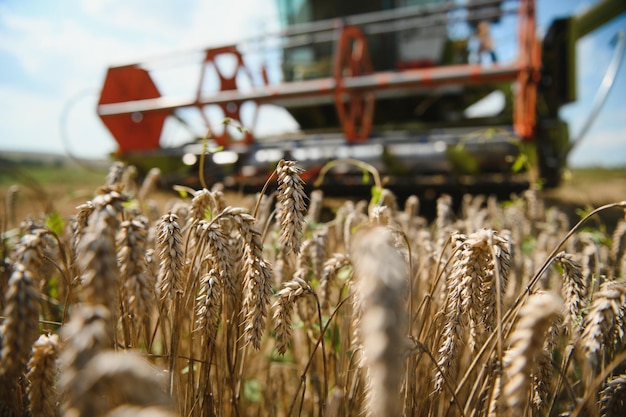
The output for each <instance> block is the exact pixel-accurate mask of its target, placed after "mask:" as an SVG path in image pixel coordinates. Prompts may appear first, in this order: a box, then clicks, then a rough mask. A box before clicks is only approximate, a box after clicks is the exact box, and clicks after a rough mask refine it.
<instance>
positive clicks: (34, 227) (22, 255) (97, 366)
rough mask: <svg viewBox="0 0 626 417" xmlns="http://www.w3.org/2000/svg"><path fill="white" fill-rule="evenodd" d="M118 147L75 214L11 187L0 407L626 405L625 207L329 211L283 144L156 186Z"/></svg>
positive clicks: (0, 269)
mask: <svg viewBox="0 0 626 417" xmlns="http://www.w3.org/2000/svg"><path fill="white" fill-rule="evenodd" d="M131 169H132V167H128V166H125V165H123V164H121V163H115V164H113V165H112V166H111V169H110V170H109V173H108V175H107V176H106V178H103V183H102V186H101V187H99V188H98V189H97V190H94V194H93V197H92V198H90V199H88V200H87V201H85V202H84V203H83V204H80V205H79V206H78V207H76V210H75V213H74V214H73V215H72V216H70V217H69V218H65V219H59V218H58V217H54V216H52V217H51V216H42V217H41V218H34V217H29V218H26V219H18V220H17V221H16V220H15V219H16V218H17V215H16V213H14V212H13V211H12V204H13V201H14V198H15V196H14V195H12V193H11V192H8V193H7V195H5V196H4V204H5V208H6V211H5V212H6V213H7V215H5V217H6V218H5V219H2V228H1V229H2V241H1V246H0V250H1V252H2V264H1V265H0V289H1V290H2V291H1V292H2V294H3V296H2V297H0V312H1V313H0V413H1V415H2V416H68V417H88V416H110V417H114V416H115V417H118V416H133V417H143V416H181V417H187V416H229V417H230V416H233V417H239V416H242V417H243V416H280V417H282V416H319V417H334V416H355V417H356V416H359V417H360V416H373V417H376V416H390V417H393V416H407V417H408V416H433V417H434V416H438V417H439V416H440V417H444V416H449V417H453V416H467V417H470V416H474V417H478V416H503V417H504V416H507V417H508V416H515V417H517V416H572V417H573V416H612V417H618V416H624V415H625V413H624V410H625V409H626V404H625V401H626V351H625V350H624V346H625V345H624V344H625V342H626V319H625V316H626V283H625V281H624V271H626V220H624V219H622V220H620V221H618V223H617V225H616V226H615V228H614V230H607V229H606V227H600V226H598V223H594V222H589V219H591V218H593V217H594V216H596V215H598V214H599V213H601V212H604V211H608V210H617V211H618V212H619V211H620V210H621V211H623V210H626V201H617V202H615V203H612V204H607V205H605V206H602V207H598V208H596V209H595V210H592V211H590V212H588V213H585V215H584V216H583V217H582V219H581V220H580V222H578V223H577V224H570V221H569V219H568V217H567V216H565V215H564V214H563V213H562V212H561V211H559V209H558V208H556V207H548V206H547V205H546V204H545V203H544V201H542V199H541V198H540V196H539V194H538V193H537V192H536V191H535V190H533V189H532V188H531V189H529V190H528V191H526V192H524V193H523V194H521V195H519V196H515V197H513V198H512V199H511V200H510V201H506V202H500V201H497V200H496V199H495V198H492V197H489V196H483V195H476V196H471V195H466V196H464V197H463V199H462V201H461V202H459V205H458V207H460V209H455V208H454V207H456V206H455V205H454V204H453V203H454V202H453V201H452V198H451V197H450V196H448V195H442V196H440V197H439V198H438V200H437V208H436V217H435V218H434V219H433V220H428V219H427V218H426V217H424V216H423V215H422V214H421V213H420V200H419V198H417V197H416V196H411V197H409V198H408V199H407V200H406V202H405V204H404V205H403V207H399V205H398V204H397V202H396V197H395V196H394V194H393V193H392V192H390V191H389V190H386V189H384V188H381V187H379V188H376V189H375V192H373V193H372V198H371V199H370V200H369V201H366V200H363V201H345V202H344V203H343V204H342V205H341V206H340V207H338V208H337V209H335V210H333V211H332V213H331V215H328V214H326V215H322V213H323V210H324V201H325V197H324V195H323V193H322V192H321V191H319V190H315V191H313V192H311V193H310V194H309V195H307V194H306V193H305V187H304V182H303V181H302V179H301V178H300V174H301V170H300V169H299V168H298V166H297V163H295V162H293V161H284V160H283V161H280V162H279V164H278V166H277V167H276V170H275V172H274V174H273V175H272V176H271V177H270V178H268V187H267V188H264V189H263V190H259V193H258V194H257V195H256V196H254V198H251V199H250V200H249V204H244V205H241V206H240V205H230V204H229V201H228V200H227V198H226V197H225V193H224V191H223V190H222V188H221V186H220V184H211V187H210V188H202V189H198V190H193V189H182V188H179V191H180V192H179V195H178V196H177V197H175V196H172V198H171V200H169V201H167V202H166V204H165V205H164V207H157V206H156V205H155V204H153V202H152V201H151V193H152V192H153V190H154V184H155V181H156V178H157V177H158V172H156V171H155V172H153V173H152V174H151V175H149V176H148V177H147V178H146V179H145V180H144V181H143V183H142V184H136V183H134V182H133V180H132V176H129V175H125V173H127V172H128V171H129V170H131Z"/></svg>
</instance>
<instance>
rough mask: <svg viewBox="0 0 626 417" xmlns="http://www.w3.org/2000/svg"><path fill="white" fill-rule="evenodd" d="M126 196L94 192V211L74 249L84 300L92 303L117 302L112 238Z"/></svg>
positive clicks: (113, 242)
mask: <svg viewBox="0 0 626 417" xmlns="http://www.w3.org/2000/svg"><path fill="white" fill-rule="evenodd" d="M125 200H126V197H124V196H122V195H121V194H120V193H119V192H117V191H114V190H111V191H110V192H108V193H106V194H102V195H98V196H96V197H95V198H94V199H93V204H94V206H95V210H94V212H93V214H92V215H91V218H90V219H89V224H88V226H87V228H86V229H85V232H84V233H83V236H82V237H81V240H80V246H79V248H78V252H79V256H78V262H79V266H80V267H81V271H82V277H81V278H82V284H83V294H84V299H85V301H86V302H87V303H89V304H92V305H98V304H102V305H111V303H114V304H117V300H118V285H119V270H118V267H117V259H116V246H115V243H116V241H115V239H116V233H117V231H118V229H119V225H120V221H119V220H118V215H119V214H120V213H121V212H122V210H123V208H122V202H123V201H125Z"/></svg>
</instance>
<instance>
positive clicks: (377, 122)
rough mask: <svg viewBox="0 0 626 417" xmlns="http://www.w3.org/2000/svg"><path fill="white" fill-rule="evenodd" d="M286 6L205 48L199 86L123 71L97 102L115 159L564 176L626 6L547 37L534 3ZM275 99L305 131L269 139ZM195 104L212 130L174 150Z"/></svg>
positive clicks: (506, 183)
mask: <svg viewBox="0 0 626 417" xmlns="http://www.w3.org/2000/svg"><path fill="white" fill-rule="evenodd" d="M277 1H278V4H277V5H278V10H279V14H280V20H281V25H282V30H281V31H280V33H277V34H275V35H268V36H265V37H263V39H261V40H250V41H244V42H241V43H240V44H237V45H229V46H221V47H216V48H207V49H205V50H202V51H199V54H197V55H196V56H197V62H196V65H197V72H196V75H195V77H196V78H195V81H194V83H193V84H194V85H193V90H192V92H191V93H190V94H188V95H187V96H171V95H164V94H162V93H161V91H160V89H159V87H158V86H157V83H156V82H155V78H154V72H155V71H156V70H155V69H154V68H153V66H152V65H151V63H150V62H141V63H135V64H130V65H125V66H118V67H111V68H109V70H108V72H107V75H106V79H105V82H104V86H103V88H102V93H101V96H100V100H99V103H98V109H97V111H98V115H99V116H100V118H101V119H102V121H103V123H104V124H105V125H106V127H107V128H108V129H109V131H110V132H111V134H112V135H113V137H114V138H115V140H116V141H117V143H118V151H117V153H116V157H117V158H119V159H121V160H123V161H126V162H128V163H130V164H133V165H135V166H136V167H137V168H138V169H139V170H140V172H141V171H143V172H147V171H148V170H149V169H150V168H152V167H155V166H156V167H159V168H160V169H161V171H162V173H163V175H164V177H165V178H167V179H168V180H169V181H171V182H179V183H180V182H182V183H185V182H187V181H197V178H198V177H197V172H198V164H199V163H200V161H202V163H203V164H204V166H203V168H204V169H203V172H204V173H205V175H206V178H205V180H206V182H207V183H213V182H222V183H224V184H225V185H226V186H238V187H247V186H250V187H257V188H256V189H258V187H259V186H262V184H263V183H264V182H265V180H266V179H267V176H268V174H269V173H270V172H271V171H272V170H273V168H274V167H275V165H276V163H277V162H278V161H279V160H280V159H293V160H296V161H298V165H299V166H301V167H302V168H303V169H304V170H305V173H304V175H303V177H304V178H305V179H307V181H309V182H312V181H313V180H315V178H316V176H317V174H318V173H319V172H320V170H321V169H322V167H323V166H324V165H325V164H327V163H328V162H329V161H333V160H338V159H340V160H341V159H358V160H360V161H363V162H366V163H368V164H370V165H371V166H373V167H374V168H375V169H376V170H377V171H378V172H379V173H380V175H381V177H383V178H385V181H386V185H387V186H388V187H390V188H397V189H400V188H404V189H417V188H420V187H421V188H424V187H436V188H440V189H445V188H448V189H463V190H471V189H472V188H474V187H478V188H484V187H493V186H497V187H518V186H522V187H524V186H527V185H528V183H529V181H530V180H534V179H541V180H542V181H543V182H544V184H545V185H548V186H550V185H556V184H558V181H559V178H560V174H561V172H562V170H563V167H564V166H565V163H566V154H567V152H566V150H567V148H568V146H569V136H568V129H567V126H566V124H565V123H564V122H563V121H561V120H560V118H559V114H558V113H559V108H560V107H561V106H562V105H563V104H566V103H568V102H571V101H573V100H575V98H576V97H575V96H576V92H575V60H574V54H575V42H576V40H577V39H578V38H580V37H582V36H584V35H585V34H586V33H588V32H590V31H591V30H593V29H595V28H596V27H598V26H600V25H602V24H604V23H605V22H607V21H608V20H610V19H611V18H613V17H615V16H617V15H619V14H620V13H622V12H623V11H624V10H626V2H623V1H621V0H604V1H601V2H600V3H598V4H597V5H596V6H595V7H594V8H593V9H591V10H589V11H588V12H586V13H585V14H584V15H580V16H573V17H569V18H564V19H561V20H558V21H555V22H554V23H553V25H552V26H551V27H550V29H549V31H548V32H547V34H546V36H545V38H544V39H543V40H542V39H538V38H537V30H536V18H535V3H534V1H533V0H514V1H511V0H507V1H502V0H467V1H465V2H459V1H441V0H392V1H370V0H367V1H359V2H352V1H335V0H315V1H314V0H297V1H295V0H277ZM496 25H503V26H506V27H507V28H510V31H511V39H515V41H514V42H512V43H513V45H514V47H513V48H512V49H513V50H510V51H507V52H508V54H505V55H501V54H499V52H500V51H498V39H494V38H493V36H492V34H491V33H490V29H491V28H492V27H495V26H496ZM264 54H265V57H264ZM253 55H255V56H256V58H254V57H252V56H253ZM259 56H260V57H261V58H259ZM270 56H273V57H275V58H276V57H278V59H271V58H267V57H270ZM226 57H227V58H228V61H229V62H230V65H229V66H230V68H228V70H226V69H225V68H223V67H222V64H221V63H222V62H224V58H226ZM251 57H252V58H251ZM272 63H273V64H274V65H272ZM487 103H491V104H490V105H487ZM268 105H272V106H279V107H280V108H283V109H284V110H286V112H287V113H288V114H289V115H290V116H291V117H292V119H293V120H295V122H296V123H297V125H298V129H297V130H295V131H293V132H288V133H282V134H272V135H266V136H263V135H260V134H258V133H257V131H256V129H255V128H256V122H257V121H258V120H257V119H259V118H261V117H263V112H262V111H261V109H262V108H263V107H264V106H268ZM485 107H487V110H485ZM183 110H184V111H185V112H187V114H189V112H195V113H196V114H197V116H198V120H200V122H201V124H202V130H203V132H202V133H204V132H208V133H209V134H208V138H207V140H199V138H198V137H197V136H201V134H200V135H197V136H196V137H190V138H189V139H190V140H189V141H188V142H187V143H182V144H179V145H177V146H164V141H165V140H164V139H166V138H164V137H163V136H164V129H163V127H164V125H165V124H166V123H167V121H168V120H171V119H174V120H178V121H181V120H182V121H183V122H184V117H182V116H181V115H182V112H183ZM246 117H247V119H248V120H247V121H246V120H244V119H245V118H246ZM201 156H202V157H201ZM340 167H341V168H340ZM535 174H536V175H535ZM361 185H363V175H362V172H361V171H360V170H359V169H357V168H355V167H354V166H352V165H349V164H345V165H339V166H338V168H337V169H336V170H335V171H334V173H333V175H332V177H331V176H329V177H328V178H326V181H325V182H324V187H325V188H327V189H329V190H330V189H332V188H335V187H336V188H337V189H341V190H342V191H341V192H343V193H345V192H346V190H355V189H356V188H357V187H359V186H361ZM346 186H350V187H346Z"/></svg>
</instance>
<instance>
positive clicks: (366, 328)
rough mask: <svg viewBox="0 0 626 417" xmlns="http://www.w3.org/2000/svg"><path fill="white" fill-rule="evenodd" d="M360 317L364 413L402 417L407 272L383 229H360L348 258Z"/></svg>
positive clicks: (389, 233) (390, 237)
mask: <svg viewBox="0 0 626 417" xmlns="http://www.w3.org/2000/svg"><path fill="white" fill-rule="evenodd" d="M350 256H351V258H352V259H353V264H354V268H355V281H356V292H358V293H359V297H358V300H359V303H360V307H359V308H358V311H361V312H362V315H363V316H362V317H361V320H360V327H361V328H360V335H361V338H362V342H363V350H364V352H363V354H364V363H365V365H366V366H367V369H368V373H369V384H368V385H369V387H368V401H367V411H368V413H369V414H370V415H372V416H382V415H386V416H400V415H401V413H402V407H401V401H400V399H399V397H398V393H399V391H400V386H401V384H402V380H403V354H404V353H405V350H406V349H405V347H406V345H407V343H406V333H405V332H406V328H405V319H406V312H405V308H404V304H405V296H406V289H407V284H408V266H407V262H406V259H405V258H404V256H403V255H402V254H401V253H400V251H398V249H397V248H396V246H395V239H394V236H393V234H392V233H391V232H390V231H389V229H387V228H385V227H380V226H378V227H373V228H364V229H363V230H360V231H359V232H357V234H356V235H355V238H354V241H353V247H352V251H351V254H350Z"/></svg>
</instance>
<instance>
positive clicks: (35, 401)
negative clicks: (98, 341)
mask: <svg viewBox="0 0 626 417" xmlns="http://www.w3.org/2000/svg"><path fill="white" fill-rule="evenodd" d="M60 348H61V346H60V342H59V337H58V336H57V335H56V334H52V335H45V334H42V335H41V336H39V339H37V341H36V342H35V344H34V345H33V351H32V355H31V358H30V360H29V361H28V372H27V374H26V378H27V379H28V382H29V385H28V390H27V393H28V404H29V408H30V413H31V415H33V416H41V417H55V416H56V415H57V402H58V401H59V396H58V394H57V392H56V378H57V374H58V365H57V362H58V354H59V350H60Z"/></svg>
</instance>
